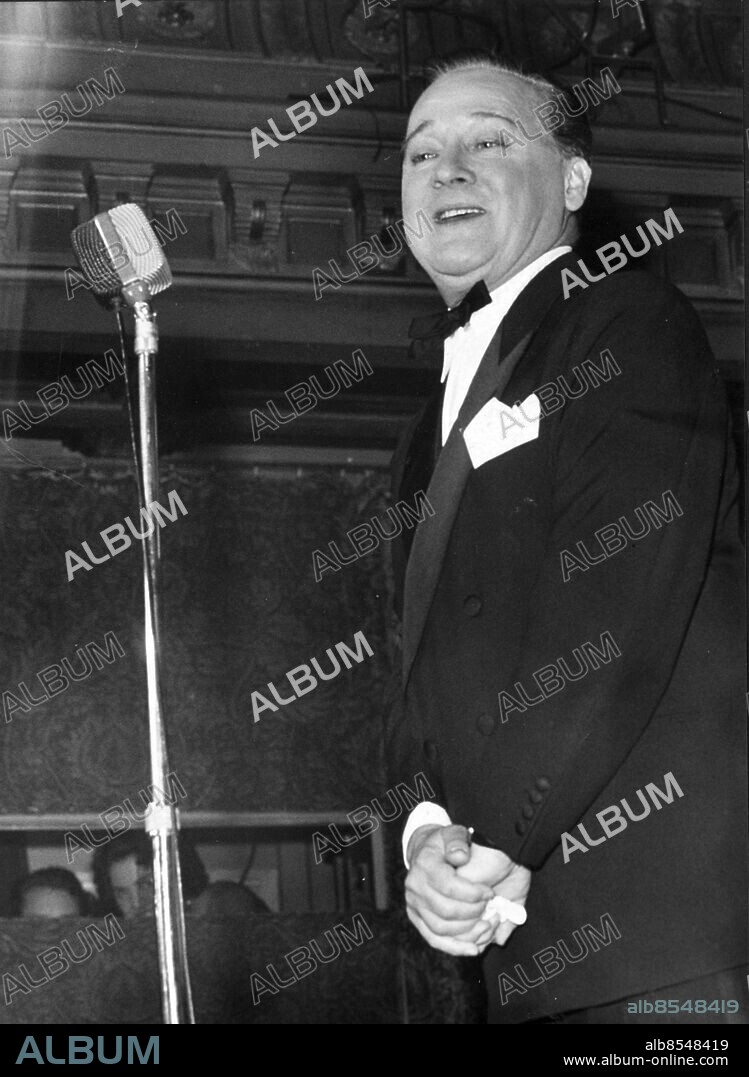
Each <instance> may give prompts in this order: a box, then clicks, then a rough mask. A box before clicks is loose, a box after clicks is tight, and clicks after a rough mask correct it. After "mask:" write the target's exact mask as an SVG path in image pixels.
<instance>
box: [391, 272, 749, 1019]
mask: <svg viewBox="0 0 749 1077" xmlns="http://www.w3.org/2000/svg"><path fill="white" fill-rule="evenodd" d="M573 264H574V259H573V258H572V256H570V255H568V256H564V257H562V258H561V259H559V260H557V261H556V262H554V263H552V264H551V265H550V266H548V267H547V268H546V269H544V270H543V271H542V272H541V273H540V274H539V275H538V276H537V277H536V278H535V279H534V280H533V281H532V282H531V283H530V284H529V285H528V287H527V288H526V289H525V290H524V291H523V292H522V293H521V295H520V297H519V298H518V299H517V300H516V302H515V304H514V305H513V307H512V308H511V310H510V311H509V313H508V314H507V316H506V317H505V319H504V322H503V324H502V326H501V327H500V329H499V331H498V333H497V335H496V336H495V338H494V340H493V341H492V343H491V344H490V346H489V349H488V351H487V353H486V355H485V357H484V360H483V361H482V365H481V368H480V370H479V372H478V374H477V375H476V379H474V383H473V385H472V387H471V390H470V392H469V398H468V400H467V401H466V404H465V405H464V407H463V409H462V410H461V414H460V416H459V418H458V421H457V422H456V424H455V427H454V428H453V431H452V433H451V435H450V437H449V439H448V441H447V443H446V444H445V446H444V448H442V449H441V450H440V449H439V441H438V438H439V421H440V409H441V395H442V394H441V387H437V388H436V390H435V393H434V395H433V397H432V398H431V399H430V401H428V403H427V405H426V407H425V408H424V409H423V411H422V413H421V414H420V416H418V417H417V419H416V420H415V422H414V423H412V424H411V427H410V429H409V431H408V432H407V434H406V436H405V438H404V439H403V441H402V443H401V445H400V446H399V448H398V450H397V451H396V454H395V456H394V460H393V480H394V490H395V492H396V495H397V496H398V497H400V498H411V497H412V496H413V494H414V492H415V491H417V490H419V489H423V490H426V492H427V497H428V499H429V502H430V505H431V506H432V508H433V510H434V515H433V516H426V517H425V519H424V520H423V521H422V522H421V523H420V524H419V525H418V527H417V529H416V531H415V532H414V533H413V534H412V533H406V532H404V535H403V538H402V540H401V542H402V545H401V547H400V548H399V549H398V550H397V551H395V553H396V557H395V568H396V577H397V579H396V584H397V591H398V594H399V600H400V602H401V603H402V604H403V603H404V605H405V608H404V609H403V689H402V694H401V700H400V704H399V706H397V707H396V708H395V710H394V713H393V715H392V716H391V728H390V734H389V737H390V740H389V743H390V756H391V760H392V765H393V768H394V772H395V773H397V775H398V776H400V777H402V778H404V779H405V780H409V779H410V780H413V776H414V774H416V773H418V772H419V771H420V770H421V771H424V772H425V773H426V774H427V775H428V776H429V778H430V782H431V783H432V785H433V788H435V789H436V790H438V798H439V799H440V801H441V803H442V804H443V805H444V806H445V807H446V808H447V810H448V812H449V813H450V815H451V818H452V819H453V820H454V821H455V822H459V823H462V824H464V825H466V826H473V827H475V828H476V829H477V830H478V831H479V832H481V833H482V834H484V835H485V836H486V838H487V839H488V840H489V841H490V842H491V843H492V844H493V845H495V846H496V847H497V848H500V849H502V850H503V851H504V852H505V853H507V854H508V855H509V856H510V857H512V859H513V860H515V861H517V862H519V863H521V864H524V865H526V866H527V867H529V868H531V869H532V870H533V876H532V883H531V890H530V895H529V900H528V904H527V911H528V921H527V923H526V924H525V926H523V927H521V928H519V929H517V930H516V931H515V933H514V935H513V936H512V938H511V940H510V942H509V943H508V945H507V946H506V947H505V948H503V949H500V948H498V947H496V946H492V947H490V949H489V951H488V952H487V958H486V960H485V974H486V984H487V989H488V994H489V1005H490V1011H491V1014H492V1019H494V1020H498V1021H508V1022H517V1021H522V1020H528V1019H533V1018H536V1017H539V1016H542V1015H545V1014H552V1013H561V1012H566V1011H570V1010H575V1009H582V1008H587V1007H591V1006H595V1005H601V1004H604V1003H609V1002H612V1001H615V1000H616V999H618V998H624V997H625V996H629V995H634V994H636V993H637V992H639V991H644V990H646V989H649V990H652V989H653V988H658V987H661V986H666V985H671V984H676V983H678V982H679V981H685V980H688V979H690V978H693V977H697V976H700V975H704V974H707V973H709V972H712V971H717V970H719V969H724V968H730V967H735V966H738V965H741V964H743V963H745V962H746V945H745V935H744V919H745V918H744V910H745V894H746V886H745V883H746V880H745V861H746V822H745V818H746V814H745V805H746V791H745V761H746V743H745V731H744V721H743V714H744V692H745V684H744V680H745V677H744V668H745V667H744V638H745V630H744V620H743V611H744V605H743V595H742V581H743V570H742V566H743V556H742V551H741V546H740V539H739V523H738V505H737V490H738V478H737V468H736V461H735V452H734V449H733V444H732V438H731V436H730V420H729V415H728V409H727V404H726V400H725V393H724V388H723V385H722V382H721V380H720V376H719V374H718V372H717V370H716V368H715V362H714V359H713V357H712V355H711V352H710V348H709V345H708V343H707V339H706V337H705V334H704V332H703V330H702V327H701V326H700V323H699V321H698V319H697V317H696V315H695V313H694V311H693V309H692V307H691V306H690V304H689V303H688V302H687V301H686V300H685V299H684V297H683V296H682V295H681V293H679V292H678V291H677V290H676V289H674V288H673V287H672V286H671V285H669V284H667V283H666V282H664V281H663V280H661V279H659V278H656V277H652V276H650V275H648V274H645V273H641V272H620V273H615V274H613V275H611V276H609V277H607V278H606V279H605V280H603V281H600V282H598V283H594V284H592V285H591V286H590V287H589V288H587V289H586V290H585V291H581V290H575V292H574V293H573V294H572V295H570V297H569V298H568V299H566V300H565V299H564V297H563V291H562V283H561V270H562V269H563V268H564V267H565V266H566V267H571V266H572V265H573ZM436 359H437V361H438V359H439V356H437V357H436ZM617 371H618V372H617ZM533 393H535V394H536V396H537V397H538V398H540V400H541V402H542V412H541V418H540V420H539V422H538V433H537V437H535V439H533V440H530V441H528V442H526V443H525V444H520V445H517V446H516V447H514V448H512V449H510V450H509V451H507V452H504V453H502V454H500V455H497V456H496V457H495V458H493V459H491V460H489V461H488V462H486V463H484V464H482V465H481V466H479V467H474V466H473V465H472V464H471V461H470V458H469V456H468V453H467V450H466V446H465V443H464V440H463V435H462V430H463V429H464V428H465V426H466V424H467V423H468V422H469V421H470V419H471V418H472V417H473V415H474V414H475V413H476V411H477V410H478V409H479V408H480V407H481V406H482V405H483V404H485V403H486V401H487V400H489V399H490V398H491V397H496V398H498V399H500V400H502V401H503V402H504V403H506V404H515V403H517V402H522V401H526V399H527V398H528V397H529V396H530V395H531V394H533ZM536 410H538V409H536ZM524 413H527V418H528V420H529V421H530V420H531V419H532V417H533V414H534V410H533V406H532V405H527V406H526V409H524ZM648 503H650V505H651V506H652V505H655V506H656V508H657V509H658V510H660V512H653V510H652V508H649V507H648ZM648 522H649V526H647V525H648ZM625 525H627V526H625ZM596 533H598V534H596ZM409 539H412V543H411V544H409ZM580 544H582V546H581V545H580ZM564 551H567V554H566V555H565V554H564ZM563 557H564V561H563ZM667 775H671V778H667V777H666V776H667ZM674 782H675V783H676V785H677V786H678V790H679V791H680V793H681V795H679V793H678V792H677V791H676V790H675V789H674V784H673V783H674ZM648 786H650V787H651V789H650V790H648ZM653 786H656V787H658V789H660V790H662V791H663V792H664V793H665V794H667V796H666V797H665V798H664V797H659V796H658V793H657V792H654V791H653V789H652V787H653ZM638 791H640V792H639V793H638ZM640 794H641V795H640ZM643 798H644V799H643ZM623 799H624V800H626V802H627V804H628V805H629V807H630V809H631V814H634V815H636V816H639V818H638V819H637V821H634V820H632V819H631V816H630V814H628V813H627V812H626V809H625V808H624V806H623V805H622V803H621V802H622V800H623ZM648 805H650V810H649V811H648V812H647V813H646V812H645V809H646V808H647V806H648ZM614 806H617V807H618V812H617V811H615V810H612V811H611V812H606V809H608V808H613V807H614ZM600 812H603V813H605V814H604V819H605V821H606V823H607V825H608V830H609V831H610V832H611V833H610V836H609V837H608V838H607V837H606V829H605V828H602V823H601V822H600V821H599V820H598V819H597V818H596V816H597V813H600ZM618 815H620V816H621V819H622V820H623V821H624V823H625V824H626V825H624V826H623V825H622V823H621V822H617V823H614V822H613V820H614V819H615V818H617V817H618ZM580 824H582V826H583V827H584V836H583V833H582V832H581V831H580V829H579V825H580ZM563 834H569V835H571V837H572V838H573V839H575V841H576V842H577V843H579V844H578V845H577V846H576V847H572V846H571V845H570V844H568V845H567V862H565V849H564V848H563V845H562V835H563ZM602 835H603V837H602ZM586 838H589V839H590V842H588V841H587V840H586ZM594 841H595V844H593V842H594ZM612 923H613V925H614V927H613V928H612V927H611V924H612ZM586 925H587V926H588V927H589V928H590V929H594V930H595V932H596V933H597V934H591V931H590V930H588V927H586ZM602 938H603V939H604V940H606V941H601V939H602ZM562 943H563V944H564V946H562ZM550 948H551V949H550ZM539 954H540V955H541V956H540V958H539ZM555 954H556V955H557V957H555V956H554V955H555Z"/></svg>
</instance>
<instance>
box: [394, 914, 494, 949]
mask: <svg viewBox="0 0 749 1077" xmlns="http://www.w3.org/2000/svg"><path fill="white" fill-rule="evenodd" d="M408 918H409V920H410V921H411V923H412V924H413V925H414V927H415V928H416V930H417V931H418V932H419V934H420V935H421V937H422V938H423V939H425V940H426V942H428V943H429V945H430V946H431V947H433V949H435V950H441V951H442V953H444V954H452V955H453V957H477V956H478V954H479V948H478V946H475V945H474V944H473V943H472V942H459V941H458V940H457V939H453V938H451V937H450V936H449V935H435V934H434V932H433V931H430V930H429V928H428V927H427V925H426V924H425V923H424V921H423V920H422V918H421V917H420V916H419V914H418V913H417V912H415V911H414V910H412V909H408Z"/></svg>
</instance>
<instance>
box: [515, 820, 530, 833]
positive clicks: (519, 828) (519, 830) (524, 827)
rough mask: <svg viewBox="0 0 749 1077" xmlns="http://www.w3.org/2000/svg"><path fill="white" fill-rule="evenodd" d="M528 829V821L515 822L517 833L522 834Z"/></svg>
mask: <svg viewBox="0 0 749 1077" xmlns="http://www.w3.org/2000/svg"><path fill="white" fill-rule="evenodd" d="M527 829H528V824H527V823H515V833H516V834H521V835H522V834H525V832H526V830H527Z"/></svg>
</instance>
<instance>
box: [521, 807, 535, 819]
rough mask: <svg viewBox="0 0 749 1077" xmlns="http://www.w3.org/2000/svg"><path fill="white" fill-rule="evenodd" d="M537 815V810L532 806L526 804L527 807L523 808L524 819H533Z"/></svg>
mask: <svg viewBox="0 0 749 1077" xmlns="http://www.w3.org/2000/svg"><path fill="white" fill-rule="evenodd" d="M535 814H536V809H535V808H532V807H531V806H530V804H526V805H525V807H524V808H523V818H525V819H532V818H533V816H534V815H535Z"/></svg>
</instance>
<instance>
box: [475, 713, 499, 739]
mask: <svg viewBox="0 0 749 1077" xmlns="http://www.w3.org/2000/svg"><path fill="white" fill-rule="evenodd" d="M476 728H477V729H478V731H479V733H483V734H484V736H485V737H490V736H491V735H492V733H493V732H494V730H495V729H496V728H497V719H496V718H494V717H492V715H491V714H480V715H479V716H478V718H477V719H476Z"/></svg>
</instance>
